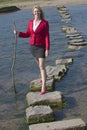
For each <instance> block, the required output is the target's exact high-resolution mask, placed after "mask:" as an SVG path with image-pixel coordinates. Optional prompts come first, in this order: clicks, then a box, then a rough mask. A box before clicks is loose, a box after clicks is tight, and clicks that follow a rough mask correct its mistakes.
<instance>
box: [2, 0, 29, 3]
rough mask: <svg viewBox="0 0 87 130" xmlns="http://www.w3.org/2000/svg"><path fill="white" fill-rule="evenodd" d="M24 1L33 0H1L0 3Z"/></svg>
mask: <svg viewBox="0 0 87 130" xmlns="http://www.w3.org/2000/svg"><path fill="white" fill-rule="evenodd" d="M23 1H25V2H26V1H31V0H0V4H4V3H10V2H13V3H15V2H23Z"/></svg>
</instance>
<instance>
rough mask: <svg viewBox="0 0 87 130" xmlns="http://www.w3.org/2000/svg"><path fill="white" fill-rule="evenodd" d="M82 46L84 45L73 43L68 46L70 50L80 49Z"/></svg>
mask: <svg viewBox="0 0 87 130" xmlns="http://www.w3.org/2000/svg"><path fill="white" fill-rule="evenodd" d="M81 48H82V46H73V45H69V46H68V49H69V50H80V49H81Z"/></svg>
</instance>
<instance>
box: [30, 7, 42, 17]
mask: <svg viewBox="0 0 87 130" xmlns="http://www.w3.org/2000/svg"><path fill="white" fill-rule="evenodd" d="M35 8H37V9H38V10H39V11H40V18H41V19H44V12H43V10H42V9H41V7H40V6H38V5H35V6H34V7H33V9H32V13H33V11H34V9H35Z"/></svg>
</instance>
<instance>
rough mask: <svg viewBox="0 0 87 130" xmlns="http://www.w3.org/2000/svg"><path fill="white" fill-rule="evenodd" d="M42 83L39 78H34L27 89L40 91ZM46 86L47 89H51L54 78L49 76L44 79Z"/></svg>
mask: <svg viewBox="0 0 87 130" xmlns="http://www.w3.org/2000/svg"><path fill="white" fill-rule="evenodd" d="M41 86H42V83H41V82H40V79H36V80H33V81H31V82H30V86H29V89H30V90H31V91H34V92H35V91H40V90H41ZM46 86H47V90H48V91H52V90H53V87H54V78H53V77H50V78H47V80H46Z"/></svg>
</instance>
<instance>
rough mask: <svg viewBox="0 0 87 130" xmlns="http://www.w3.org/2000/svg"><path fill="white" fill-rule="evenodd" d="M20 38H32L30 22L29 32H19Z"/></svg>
mask: <svg viewBox="0 0 87 130" xmlns="http://www.w3.org/2000/svg"><path fill="white" fill-rule="evenodd" d="M19 37H22V38H28V37H30V29H29V22H28V26H27V31H26V32H19Z"/></svg>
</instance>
